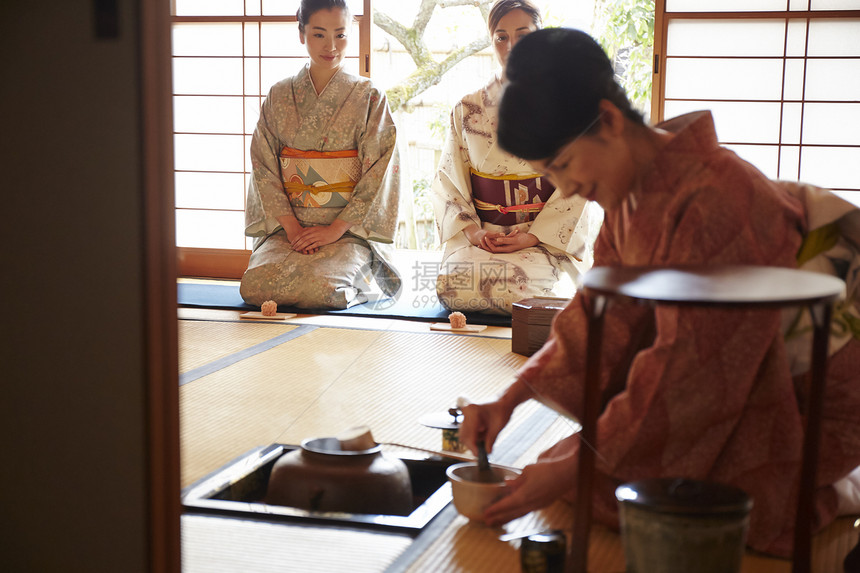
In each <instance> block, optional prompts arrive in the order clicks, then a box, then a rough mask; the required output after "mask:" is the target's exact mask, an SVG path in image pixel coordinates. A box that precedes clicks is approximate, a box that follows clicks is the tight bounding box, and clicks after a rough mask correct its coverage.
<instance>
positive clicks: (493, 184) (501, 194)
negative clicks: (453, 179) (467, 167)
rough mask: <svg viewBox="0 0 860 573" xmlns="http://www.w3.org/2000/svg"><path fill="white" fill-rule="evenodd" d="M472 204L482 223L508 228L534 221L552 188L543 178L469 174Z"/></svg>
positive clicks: (473, 171) (474, 172)
mask: <svg viewBox="0 0 860 573" xmlns="http://www.w3.org/2000/svg"><path fill="white" fill-rule="evenodd" d="M471 178H472V201H473V202H474V203H475V209H476V210H477V211H478V217H479V218H480V219H481V221H483V222H484V223H492V224H493V225H502V226H511V225H516V224H518V223H526V222H528V221H534V219H535V217H537V215H538V213H540V211H541V209H543V206H544V205H545V204H546V202H547V200H549V197H550V195H552V192H553V191H555V187H554V186H553V185H552V183H550V182H549V180H548V179H547V178H546V177H541V176H540V175H536V176H531V177H529V176H526V177H522V176H519V175H501V176H496V175H487V174H486V173H480V172H478V171H475V170H474V169H472V170H471Z"/></svg>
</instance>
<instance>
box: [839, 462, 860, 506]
mask: <svg viewBox="0 0 860 573" xmlns="http://www.w3.org/2000/svg"><path fill="white" fill-rule="evenodd" d="M833 487H834V488H835V489H836V495H837V497H838V498H839V509H838V510H837V514H838V515H856V514H860V467H856V468H854V471H852V472H851V473H850V474H848V475H847V476H845V477H844V478H842V479H841V480H839V481H837V482H836V483H834V484H833Z"/></svg>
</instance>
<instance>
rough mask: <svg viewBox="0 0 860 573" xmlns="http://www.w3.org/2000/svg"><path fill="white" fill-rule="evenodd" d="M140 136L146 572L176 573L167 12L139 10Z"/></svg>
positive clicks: (160, 0) (145, 3)
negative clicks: (144, 354) (145, 382)
mask: <svg viewBox="0 0 860 573" xmlns="http://www.w3.org/2000/svg"><path fill="white" fill-rule="evenodd" d="M138 22H139V24H138V26H139V28H138V33H139V42H140V47H139V49H140V54H141V58H140V62H141V64H140V65H141V67H140V90H141V94H140V95H141V97H140V107H141V113H140V132H141V151H140V154H141V174H142V177H143V181H142V186H143V202H144V205H143V217H144V221H143V227H144V233H145V236H144V248H145V250H146V252H145V254H144V269H143V281H144V284H143V291H144V312H145V321H146V326H145V328H146V332H145V344H146V348H145V353H146V357H145V360H146V363H145V364H146V368H147V372H146V381H147V386H146V396H145V400H146V404H145V407H146V412H145V415H146V435H145V438H146V450H145V451H146V457H147V459H146V468H147V475H146V476H145V483H146V486H147V494H146V497H147V505H148V511H147V522H146V524H145V532H146V535H147V543H148V545H149V548H148V556H149V563H148V564H147V569H148V570H150V571H153V572H158V573H179V572H180V570H181V541H180V517H181V503H180V489H181V488H180V478H179V475H180V465H179V360H178V355H179V346H178V336H177V318H176V277H177V274H176V238H175V233H176V231H175V228H176V225H175V216H176V215H175V209H174V204H175V200H174V185H173V111H172V101H171V93H172V92H171V82H172V75H171V59H170V51H171V50H170V5H169V3H168V2H165V1H164V0H142V1H141V2H140V4H139V19H138Z"/></svg>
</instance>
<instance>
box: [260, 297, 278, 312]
mask: <svg viewBox="0 0 860 573" xmlns="http://www.w3.org/2000/svg"><path fill="white" fill-rule="evenodd" d="M260 312H261V313H262V314H263V316H275V315H276V314H278V303H276V302H275V301H273V300H267V301H266V302H264V303H263V304H262V305H260Z"/></svg>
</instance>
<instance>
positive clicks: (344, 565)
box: [180, 320, 857, 573]
mask: <svg viewBox="0 0 860 573" xmlns="http://www.w3.org/2000/svg"><path fill="white" fill-rule="evenodd" d="M378 324H384V323H378ZM296 328H298V329H299V330H295V329H296ZM287 332H291V333H292V334H293V335H294V336H292V337H290V336H284V334H285V333H287ZM278 337H283V340H284V342H280V343H278V344H275V345H273V346H271V347H268V348H265V349H264V350H262V351H260V352H256V353H255V352H249V349H253V348H263V347H260V346H259V345H261V344H263V345H265V344H267V341H279V340H280V339H278ZM180 343H181V344H180V360H181V362H182V367H183V371H184V372H189V371H202V369H205V367H206V366H207V364H208V365H212V364H215V365H216V366H219V368H218V369H216V370H215V371H213V372H211V373H209V374H205V375H202V376H200V377H199V378H195V379H193V381H191V382H189V383H187V384H184V385H182V386H181V387H180V400H181V402H180V407H181V440H182V485H183V487H185V486H187V485H189V484H190V483H192V482H194V481H195V480H197V479H199V478H201V477H203V476H205V475H207V474H209V473H211V472H213V471H215V470H216V469H218V468H220V467H221V466H223V465H224V464H225V463H227V462H228V461H230V460H233V459H235V458H236V457H237V456H239V455H241V454H242V453H244V452H247V451H248V450H251V449H253V448H256V447H258V446H262V445H268V444H271V443H288V444H289V443H292V444H295V443H300V442H301V441H302V440H303V439H305V438H308V437H317V436H324V435H332V434H335V433H337V432H339V431H341V430H344V429H346V428H348V427H350V426H353V425H359V424H365V425H368V426H370V428H371V430H372V431H373V434H374V437H375V438H376V439H377V440H378V441H380V442H397V443H405V444H409V445H412V446H416V447H421V448H427V449H433V450H436V449H439V448H440V446H441V431H440V430H435V429H431V428H426V427H424V426H422V425H421V424H419V423H418V419H419V418H420V417H421V416H422V415H424V414H426V413H428V412H437V411H443V410H446V409H447V408H449V407H451V406H453V405H454V404H455V402H456V399H457V397H458V396H461V395H465V396H467V397H470V398H472V399H476V400H480V399H484V398H487V397H490V396H492V395H495V394H496V393H498V392H499V391H501V390H502V389H504V388H505V387H507V385H508V384H509V383H510V381H511V380H512V379H513V375H514V371H515V370H516V368H518V367H519V366H521V365H522V364H523V363H524V362H525V360H526V359H525V357H523V356H520V355H518V354H513V353H511V351H510V350H511V349H510V345H511V343H510V339H509V338H508V337H505V338H491V337H477V336H456V335H450V334H435V333H430V332H426V331H425V330H423V329H422V330H421V331H418V332H409V331H400V330H386V329H379V330H376V329H364V328H334V327H329V326H318V325H298V326H297V325H295V324H293V325H284V324H269V323H243V322H216V321H211V320H210V321H180ZM220 365H223V367H220ZM539 409H543V407H542V406H539V405H538V404H536V403H534V402H530V403H528V404H526V405H524V406H523V407H521V408H518V409H517V411H516V412H515V415H514V419H513V420H512V422H511V424H510V425H509V427H508V428H507V429H506V430H505V432H504V433H503V434H502V435H500V436H499V444H500V445H502V444H504V443H505V439H506V438H507V436H508V435H509V434H512V433H514V432H516V436H517V439H520V436H522V435H525V434H527V433H528V432H527V431H526V432H524V431H525V430H528V429H529V428H528V426H529V425H530V424H534V423H535V420H537V419H538V418H540V417H541V416H539V415H537V414H539V413H540V412H539ZM543 419H544V420H549V423H548V425H547V424H545V423H542V425H540V427H538V428H537V431H538V436H537V437H532V436H529V437H528V439H527V440H523V441H524V442H527V444H520V446H521V447H520V448H519V449H520V450H521V451H522V453H521V454H520V455H519V456H518V458H517V459H516V461H515V462H509V463H511V464H512V465H516V466H519V467H521V466H523V465H525V464H527V463H530V462H532V461H534V459H536V457H537V456H538V454H539V453H540V452H541V451H543V450H544V449H545V448H546V447H547V446H549V445H550V444H552V443H555V442H556V441H558V440H559V439H561V438H563V437H565V436H567V435H569V434H570V433H571V432H573V431H575V427H574V425H573V423H572V422H570V421H568V420H565V419H563V418H559V417H556V418H555V419H554V421H553V418H551V417H550V418H547V417H546V416H544V417H543ZM529 440H533V443H532V441H529ZM508 443H510V442H508ZM502 449H503V448H502ZM504 455H505V452H504V451H497V452H494V453H493V457H494V458H495V459H500V458H502V457H503V456H504ZM450 509H451V508H449V510H450ZM446 511H447V510H446ZM571 521H572V510H571V508H570V506H568V505H567V504H565V503H562V502H557V503H555V504H553V505H552V506H550V507H549V508H547V509H545V510H541V511H536V512H532V513H530V514H528V515H526V516H525V517H523V518H521V519H519V520H515V521H513V522H511V523H509V524H507V525H506V526H505V528H504V529H503V530H493V529H489V528H486V527H483V526H480V525H475V524H471V523H469V522H468V521H467V520H466V519H465V518H463V517H462V516H459V515H456V513H453V510H452V511H450V512H449V517H448V519H447V520H445V519H437V522H438V530H436V531H433V533H432V535H431V536H427V537H424V538H422V536H421V535H419V537H418V538H416V539H415V540H412V539H410V538H407V537H403V536H399V535H376V534H372V533H369V532H357V531H344V532H340V531H337V530H333V529H332V528H325V529H324V530H323V529H319V528H314V527H301V528H290V529H289V530H288V531H285V530H284V529H283V528H279V527H276V526H274V525H272V524H266V523H252V522H247V521H242V520H215V519H213V518H208V517H202V516H186V517H185V518H183V566H184V569H185V568H186V566H187V570H188V571H190V572H195V571H206V572H207V573H208V572H210V571H238V570H255V571H265V570H271V568H269V569H267V566H271V565H272V563H278V562H281V563H283V562H286V561H287V560H289V563H290V565H291V567H292V566H296V567H298V569H296V570H304V571H323V570H324V571H327V572H333V571H344V572H347V571H350V572H351V571H354V570H355V569H354V567H355V564H356V563H361V564H362V570H363V571H380V572H382V571H385V572H387V573H395V572H409V573H423V572H429V571H432V572H434V573H435V572H458V573H460V572H461V573H473V572H483V571H491V572H493V573H506V572H511V573H515V572H518V571H519V570H520V568H519V552H518V542H501V541H499V540H498V539H497V536H498V535H499V533H503V532H506V531H507V532H513V531H525V530H529V529H534V528H568V527H569V525H570V523H571ZM852 523H853V520H852V519H848V518H843V519H841V520H838V521H837V522H836V523H834V524H833V525H831V526H830V527H828V528H827V529H826V530H825V531H824V532H822V533H820V534H819V535H818V536H816V538H815V541H814V545H813V550H814V563H813V571H815V572H816V573H841V571H842V569H841V560H842V558H843V557H844V555H845V554H846V553H847V552H848V551H849V550H850V548H851V547H852V546H853V544H854V543H856V542H857V529H855V528H854V527H853V525H852ZM192 531H193V534H191V533H190V532H192ZM204 533H205V534H204ZM422 535H423V534H422ZM275 540H277V543H274V544H273V541H275ZM333 542H334V543H335V544H336V545H337V547H338V549H337V554H332V555H327V556H326V558H325V560H324V561H325V565H324V566H323V565H320V562H319V561H318V559H319V557H320V553H319V552H320V551H321V549H320V547H322V546H323V545H324V546H326V547H328V546H330V544H331V543H333ZM320 544H322V545H320ZM306 549H307V550H306ZM338 555H342V559H341V558H340V557H338ZM589 564H590V570H591V571H599V572H602V573H606V572H609V573H613V572H617V573H620V572H622V571H624V556H623V550H622V546H621V540H620V537H619V536H618V535H617V534H616V533H614V532H612V531H609V530H607V529H605V528H603V527H599V526H596V527H594V528H593V530H592V536H591V545H590V549H589ZM320 567H322V568H320ZM742 571H743V573H788V572H789V571H790V563H789V562H788V561H786V560H779V559H772V558H768V557H764V556H760V555H755V554H749V555H747V556H746V558H745V561H744V564H743V568H742Z"/></svg>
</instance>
